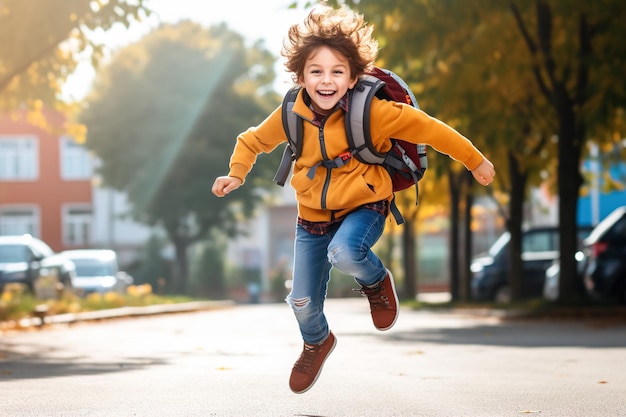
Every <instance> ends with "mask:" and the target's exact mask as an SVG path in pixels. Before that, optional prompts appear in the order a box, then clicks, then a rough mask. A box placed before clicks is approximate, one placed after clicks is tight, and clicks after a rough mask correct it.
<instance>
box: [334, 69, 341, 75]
mask: <svg viewBox="0 0 626 417" xmlns="http://www.w3.org/2000/svg"><path fill="white" fill-rule="evenodd" d="M333 74H337V75H342V74H343V71H342V70H334V71H333Z"/></svg>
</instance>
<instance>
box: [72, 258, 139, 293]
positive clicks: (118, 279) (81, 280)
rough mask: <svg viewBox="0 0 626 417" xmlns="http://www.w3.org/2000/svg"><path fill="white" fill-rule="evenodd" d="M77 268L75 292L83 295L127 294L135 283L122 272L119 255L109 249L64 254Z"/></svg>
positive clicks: (74, 281) (74, 282) (74, 280)
mask: <svg viewBox="0 0 626 417" xmlns="http://www.w3.org/2000/svg"><path fill="white" fill-rule="evenodd" d="M63 255H65V256H66V257H67V258H69V259H70V260H71V261H72V262H73V263H74V265H75V266H76V276H75V277H74V279H73V282H72V284H73V287H74V290H75V291H76V292H77V293H78V294H81V295H86V294H89V293H92V292H98V293H106V292H119V293H123V292H126V288H127V287H128V286H129V285H131V284H132V283H133V279H132V277H131V276H130V275H128V274H126V273H125V272H124V271H120V270H119V267H118V264H117V255H116V253H115V252H114V251H112V250H109V249H77V250H67V251H64V252H63Z"/></svg>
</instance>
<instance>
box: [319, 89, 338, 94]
mask: <svg viewBox="0 0 626 417" xmlns="http://www.w3.org/2000/svg"><path fill="white" fill-rule="evenodd" d="M334 93H335V92H334V91H333V90H328V91H326V90H320V94H334Z"/></svg>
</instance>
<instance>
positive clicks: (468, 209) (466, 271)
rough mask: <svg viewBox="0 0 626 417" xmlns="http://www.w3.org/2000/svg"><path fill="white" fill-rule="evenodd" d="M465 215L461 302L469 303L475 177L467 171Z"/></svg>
mask: <svg viewBox="0 0 626 417" xmlns="http://www.w3.org/2000/svg"><path fill="white" fill-rule="evenodd" d="M465 178H466V186H465V191H466V192H465V213H464V215H463V217H464V220H465V221H464V223H463V225H464V227H463V230H464V233H463V255H464V256H463V261H464V262H463V269H462V271H461V287H460V291H459V299H460V300H461V301H469V300H470V295H471V283H472V273H471V271H470V265H471V264H472V236H473V235H472V206H473V205H474V194H472V185H473V183H474V177H473V176H472V174H471V173H470V172H469V171H467V173H466V174H465Z"/></svg>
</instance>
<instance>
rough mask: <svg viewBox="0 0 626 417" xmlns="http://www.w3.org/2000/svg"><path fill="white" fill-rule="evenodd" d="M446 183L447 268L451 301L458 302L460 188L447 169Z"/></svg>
mask: <svg viewBox="0 0 626 417" xmlns="http://www.w3.org/2000/svg"><path fill="white" fill-rule="evenodd" d="M448 183H449V186H450V244H449V245H450V246H449V249H450V250H449V252H450V254H449V256H448V260H449V261H448V262H449V268H450V295H451V298H452V300H453V301H458V300H459V295H460V294H459V293H460V291H459V284H460V279H459V265H460V262H459V246H460V241H461V239H460V236H459V235H460V233H459V229H460V227H459V224H460V222H459V213H460V207H459V206H460V200H461V187H460V185H459V181H457V178H456V174H455V173H454V172H453V171H452V169H451V168H450V167H449V168H448Z"/></svg>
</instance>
